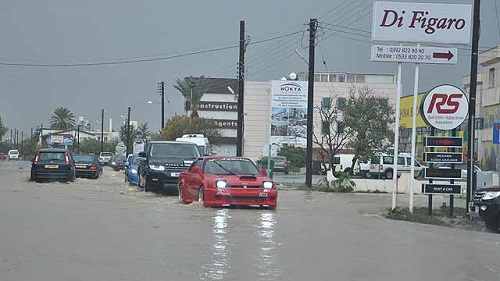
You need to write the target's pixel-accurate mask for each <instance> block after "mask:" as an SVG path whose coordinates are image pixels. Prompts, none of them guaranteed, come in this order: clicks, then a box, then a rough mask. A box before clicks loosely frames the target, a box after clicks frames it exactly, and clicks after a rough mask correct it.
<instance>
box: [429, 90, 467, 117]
mask: <svg viewBox="0 0 500 281" xmlns="http://www.w3.org/2000/svg"><path fill="white" fill-rule="evenodd" d="M461 98H462V94H451V95H447V94H434V95H432V98H431V104H430V106H429V109H427V113H432V112H433V111H434V110H436V112H437V113H439V114H453V113H455V112H457V110H458V108H459V106H460V103H459V102H458V100H459V99H461Z"/></svg>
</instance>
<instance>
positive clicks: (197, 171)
mask: <svg viewBox="0 0 500 281" xmlns="http://www.w3.org/2000/svg"><path fill="white" fill-rule="evenodd" d="M189 172H190V173H194V174H199V173H201V169H200V167H192V168H191V170H189Z"/></svg>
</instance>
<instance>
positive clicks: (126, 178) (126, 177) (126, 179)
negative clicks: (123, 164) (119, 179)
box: [125, 173, 128, 183]
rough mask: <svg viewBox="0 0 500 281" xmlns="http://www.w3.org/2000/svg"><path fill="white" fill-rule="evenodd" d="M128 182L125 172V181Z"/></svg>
mask: <svg viewBox="0 0 500 281" xmlns="http://www.w3.org/2000/svg"><path fill="white" fill-rule="evenodd" d="M127 182H128V176H127V173H125V183H127Z"/></svg>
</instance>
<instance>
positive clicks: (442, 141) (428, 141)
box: [424, 136, 463, 148]
mask: <svg viewBox="0 0 500 281" xmlns="http://www.w3.org/2000/svg"><path fill="white" fill-rule="evenodd" d="M462 145H463V139H462V138H461V137H430V136H427V137H425V144H424V146H426V147H453V148H461V147H462Z"/></svg>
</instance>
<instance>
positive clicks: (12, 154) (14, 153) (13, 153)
mask: <svg viewBox="0 0 500 281" xmlns="http://www.w3.org/2000/svg"><path fill="white" fill-rule="evenodd" d="M7 155H9V160H19V150H17V149H11V150H9V152H8V153H7Z"/></svg>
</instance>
